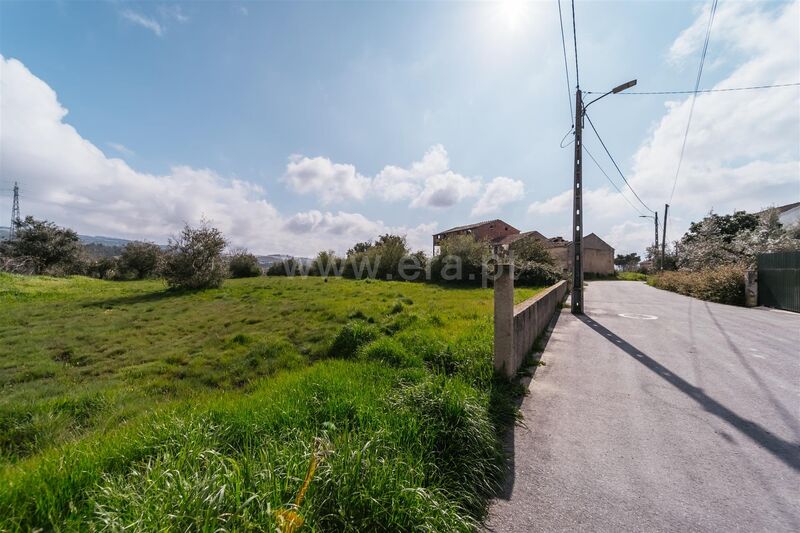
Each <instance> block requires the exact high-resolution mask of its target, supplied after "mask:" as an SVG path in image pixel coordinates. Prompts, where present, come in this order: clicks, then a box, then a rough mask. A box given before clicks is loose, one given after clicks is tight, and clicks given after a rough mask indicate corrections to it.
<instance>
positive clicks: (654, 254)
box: [639, 211, 658, 260]
mask: <svg viewBox="0 0 800 533" xmlns="http://www.w3.org/2000/svg"><path fill="white" fill-rule="evenodd" d="M639 218H652V219H653V220H655V223H656V240H655V243H656V247H655V248H654V252H653V259H654V260H655V259H656V258H657V257H658V211H653V214H652V215H639Z"/></svg>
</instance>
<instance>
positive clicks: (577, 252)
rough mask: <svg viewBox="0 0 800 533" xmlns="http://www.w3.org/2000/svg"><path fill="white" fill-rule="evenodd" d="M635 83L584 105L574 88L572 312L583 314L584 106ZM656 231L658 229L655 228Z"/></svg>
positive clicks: (627, 85)
mask: <svg viewBox="0 0 800 533" xmlns="http://www.w3.org/2000/svg"><path fill="white" fill-rule="evenodd" d="M634 85H636V80H631V81H629V82H627V83H623V84H622V85H617V86H616V87H614V88H613V89H611V90H610V91H608V92H607V93H605V94H604V95H602V96H598V97H597V98H595V99H594V100H592V101H591V102H589V103H588V104H586V105H585V106H584V105H583V100H582V98H581V88H580V87H577V88H576V89H575V184H574V187H573V189H572V192H573V202H572V204H573V205H572V293H571V294H572V296H571V300H572V302H571V303H572V314H574V315H582V314H583V263H582V257H581V255H582V251H583V116H584V115H585V114H586V108H587V107H589V106H590V105H592V104H593V103H595V102H596V101H598V100H600V99H601V98H605V97H606V96H608V95H609V94H617V93H620V92H622V91H624V90H625V89H629V88H631V87H633V86H634ZM656 233H658V230H656Z"/></svg>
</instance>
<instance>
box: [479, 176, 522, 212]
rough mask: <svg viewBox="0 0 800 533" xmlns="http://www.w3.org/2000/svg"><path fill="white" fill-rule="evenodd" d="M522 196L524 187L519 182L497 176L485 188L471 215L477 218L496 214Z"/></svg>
mask: <svg viewBox="0 0 800 533" xmlns="http://www.w3.org/2000/svg"><path fill="white" fill-rule="evenodd" d="M524 195H525V185H524V184H523V183H522V182H521V181H519V180H514V179H511V178H506V177H503V176H498V177H496V178H495V179H493V180H492V181H491V182H490V183H489V184H488V185H487V186H486V189H485V190H484V191H483V195H482V196H481V197H480V198H479V199H478V201H477V203H476V204H475V206H474V207H473V208H472V213H471V214H472V215H473V216H478V215H488V214H491V213H496V212H497V211H499V210H500V208H501V207H502V206H504V205H506V204H509V203H511V202H515V201H517V200H520V199H521V198H522V197H523V196H524Z"/></svg>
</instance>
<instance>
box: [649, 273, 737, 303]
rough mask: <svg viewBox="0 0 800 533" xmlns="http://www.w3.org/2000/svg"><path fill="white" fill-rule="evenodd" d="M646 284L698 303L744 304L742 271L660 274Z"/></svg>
mask: <svg viewBox="0 0 800 533" xmlns="http://www.w3.org/2000/svg"><path fill="white" fill-rule="evenodd" d="M648 284H650V285H652V286H653V287H656V288H659V289H664V290H668V291H672V292H677V293H678V294H683V295H686V296H693V297H695V298H699V299H701V300H708V301H710V302H717V303H721V304H729V305H744V269H743V268H742V267H737V266H724V267H719V268H714V269H706V270H701V271H699V272H686V271H679V272H662V273H660V274H657V275H655V276H652V277H650V279H649V280H648Z"/></svg>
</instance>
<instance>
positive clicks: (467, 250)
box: [431, 235, 492, 284]
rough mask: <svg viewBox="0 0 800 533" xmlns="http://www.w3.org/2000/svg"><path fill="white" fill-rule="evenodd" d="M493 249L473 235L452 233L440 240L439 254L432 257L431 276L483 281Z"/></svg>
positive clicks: (444, 278) (443, 278) (454, 279)
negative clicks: (485, 266) (485, 268)
mask: <svg viewBox="0 0 800 533" xmlns="http://www.w3.org/2000/svg"><path fill="white" fill-rule="evenodd" d="M491 257H492V249H491V247H490V246H489V243H488V242H487V241H484V240H476V239H475V238H474V237H473V236H472V235H451V236H448V237H445V238H444V239H442V240H441V241H440V242H439V255H437V256H435V257H433V258H432V259H431V277H433V279H435V280H440V281H462V282H463V281H467V282H471V283H475V284H479V283H481V282H482V279H483V274H484V265H487V264H488V261H489V259H490V258H491Z"/></svg>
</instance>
